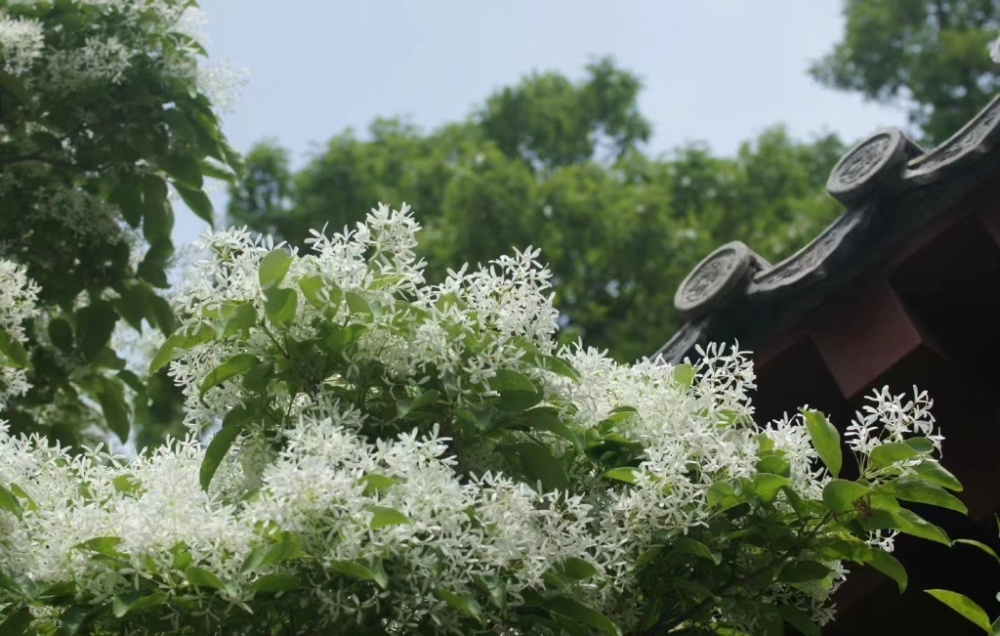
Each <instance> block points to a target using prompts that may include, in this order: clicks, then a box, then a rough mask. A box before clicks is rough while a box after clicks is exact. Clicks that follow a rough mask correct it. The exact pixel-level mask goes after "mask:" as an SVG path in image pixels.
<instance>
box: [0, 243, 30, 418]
mask: <svg viewBox="0 0 1000 636" xmlns="http://www.w3.org/2000/svg"><path fill="white" fill-rule="evenodd" d="M38 291H39V289H38V285H36V284H35V282H34V281H32V280H30V279H29V278H28V276H27V273H26V272H25V269H24V267H23V266H22V265H18V264H16V263H13V262H11V261H8V260H4V259H0V338H4V339H9V340H10V341H11V344H10V346H20V345H22V344H23V342H22V341H23V340H24V336H25V334H24V321H25V320H27V319H28V318H32V317H33V316H34V315H35V301H36V297H37V295H38ZM6 358H7V356H5V355H4V354H3V352H2V350H0V411H2V410H3V408H4V407H5V406H6V404H7V398H9V397H12V396H18V395H24V394H25V393H26V392H27V391H28V389H29V388H31V385H30V384H28V380H27V376H26V374H25V372H24V369H22V368H19V366H20V365H13V364H8V361H7V359H6Z"/></svg>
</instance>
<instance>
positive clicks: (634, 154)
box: [229, 60, 844, 360]
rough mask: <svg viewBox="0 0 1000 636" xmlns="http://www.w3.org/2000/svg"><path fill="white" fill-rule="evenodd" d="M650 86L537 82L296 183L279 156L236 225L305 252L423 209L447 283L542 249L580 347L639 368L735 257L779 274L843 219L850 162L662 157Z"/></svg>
mask: <svg viewBox="0 0 1000 636" xmlns="http://www.w3.org/2000/svg"><path fill="white" fill-rule="evenodd" d="M639 88H640V83H639V81H638V79H637V78H635V77H634V76H632V75H631V74H629V73H627V72H625V71H623V70H620V69H617V68H616V67H614V66H613V64H612V63H611V62H610V61H609V60H603V61H600V62H597V63H595V64H592V65H590V66H589V67H588V69H587V75H586V78H585V80H584V81H582V82H579V83H573V82H571V81H570V80H568V79H567V78H565V77H563V76H561V75H559V74H555V73H545V74H534V75H531V76H529V77H527V78H525V79H524V80H522V81H521V82H520V83H519V84H518V85H516V86H514V87H509V88H504V89H501V90H499V91H498V92H496V93H495V94H494V95H492V96H490V97H489V98H488V99H487V100H486V102H485V105H484V106H482V107H481V108H480V109H478V110H477V111H476V112H475V113H474V114H473V116H472V117H470V118H469V119H468V120H467V121H465V122H461V123H455V124H449V125H447V126H444V127H442V128H441V129H439V130H437V131H433V132H431V133H423V132H421V131H420V130H419V129H418V128H416V127H415V126H413V125H411V124H408V123H406V122H403V121H399V120H386V119H378V120H376V121H375V122H374V123H373V124H372V126H371V128H370V129H369V131H368V134H367V136H366V138H365V139H361V138H359V137H358V136H357V135H356V134H355V133H354V132H353V131H347V132H345V133H343V134H341V135H338V136H336V137H334V138H333V139H331V140H330V141H329V143H328V144H327V146H326V148H325V150H324V151H323V152H322V153H321V154H319V155H318V156H316V157H314V158H313V159H312V160H311V161H310V162H309V163H308V164H307V165H306V166H305V167H304V168H303V169H302V170H301V171H299V172H297V173H292V172H290V171H289V167H288V160H287V156H286V154H285V153H284V151H283V150H281V149H280V147H278V146H276V145H275V144H274V143H273V142H268V143H264V144H261V145H258V146H257V147H255V148H254V149H253V150H252V151H251V152H250V154H249V155H248V158H247V165H248V170H247V177H246V178H244V179H243V181H241V182H240V183H239V184H237V185H235V186H234V187H233V188H232V190H231V193H232V203H231V205H230V208H229V214H230V215H231V217H232V218H234V219H235V220H237V221H239V222H242V223H247V224H248V225H249V226H250V227H251V228H253V229H254V230H257V231H259V232H265V233H274V234H276V235H277V236H280V237H281V238H283V239H286V240H288V241H289V242H291V243H292V244H294V245H297V246H303V245H304V241H305V239H306V238H307V237H308V236H309V234H308V230H309V229H310V228H314V227H324V226H326V225H329V227H331V228H333V229H339V228H343V227H345V226H348V227H353V224H354V223H356V222H358V221H360V220H361V218H360V216H358V214H357V213H356V212H355V211H357V210H363V209H365V208H366V207H367V204H368V203H369V202H370V201H375V200H382V201H387V200H406V201H410V202H411V203H413V207H414V210H415V211H416V213H417V215H418V217H419V218H420V220H421V223H422V224H423V225H424V226H425V227H426V231H425V232H424V235H423V237H422V238H421V245H420V253H421V254H424V255H426V256H427V257H428V259H429V260H430V262H431V269H430V270H429V272H428V276H429V277H430V278H431V279H432V280H441V279H442V278H443V277H444V276H445V274H446V271H447V268H449V267H450V268H453V269H454V268H458V267H459V266H460V265H461V264H462V263H465V262H471V263H477V262H478V263H482V262H487V261H489V260H490V259H492V258H496V257H498V256H499V255H501V254H504V253H506V252H508V251H509V250H510V248H511V247H512V246H514V247H520V248H524V247H525V246H527V245H529V244H531V245H536V246H537V247H539V248H540V249H541V250H542V258H543V260H545V261H546V262H547V263H548V264H549V266H550V267H551V268H552V272H553V276H554V281H555V286H554V288H555V293H556V305H557V307H558V308H559V310H560V312H561V313H562V316H563V318H562V321H563V323H562V325H561V326H562V327H563V330H562V333H563V336H562V337H563V339H564V342H570V341H572V340H574V339H575V338H577V337H579V336H583V337H585V338H586V340H587V342H588V343H590V344H592V345H594V346H597V347H600V348H607V349H609V350H610V351H611V353H612V355H613V356H614V357H615V358H617V359H619V360H632V359H635V358H636V357H638V356H641V355H644V354H647V353H649V352H650V351H651V350H653V349H655V348H656V347H657V346H658V345H659V344H661V343H662V342H664V341H665V340H666V339H667V338H669V337H670V335H671V334H672V333H673V332H674V331H675V329H676V328H677V327H678V326H679V321H678V318H677V316H676V314H675V312H674V308H673V294H674V291H675V290H676V289H677V287H678V285H679V283H680V282H681V280H682V279H683V277H684V276H685V275H686V274H687V273H688V272H689V271H690V269H691V268H692V267H693V266H694V265H695V264H696V263H697V262H698V261H699V260H700V259H701V258H703V257H704V256H705V255H706V254H707V253H708V252H710V251H711V250H712V249H714V248H715V247H716V246H717V245H719V244H720V243H721V242H724V241H729V240H736V239H739V240H743V241H745V242H747V243H748V244H749V245H751V246H752V247H754V248H755V249H757V250H758V251H760V252H761V253H762V254H763V255H764V256H765V257H766V258H780V257H784V256H787V255H789V254H790V253H791V252H792V251H793V250H794V249H797V248H798V247H800V246H801V245H803V244H804V243H806V242H807V241H808V240H810V239H811V238H812V237H813V236H814V235H815V234H816V233H817V232H818V231H819V229H820V228H821V227H822V226H824V225H825V224H826V223H828V222H829V221H831V220H832V219H833V218H834V217H835V216H836V214H837V213H838V212H839V206H838V205H837V204H836V203H835V202H834V201H833V199H831V198H830V197H828V196H827V195H826V193H825V191H824V184H825V182H826V178H827V175H828V172H829V169H830V168H831V167H832V166H833V164H834V163H835V162H836V161H837V159H838V158H839V157H840V155H841V153H842V152H843V150H844V148H843V145H842V144H841V143H840V141H839V140H837V138H836V137H834V136H826V137H821V138H817V139H815V140H813V141H810V142H797V141H795V140H793V139H791V138H790V137H789V136H788V134H787V133H786V132H785V131H784V130H783V129H781V128H774V129H771V130H767V131H765V132H764V133H762V134H761V135H760V136H759V137H757V138H756V139H754V140H752V141H750V142H747V143H746V144H744V145H743V146H742V147H741V148H740V150H739V152H738V154H737V156H735V157H732V158H723V157H718V156H715V155H713V154H712V153H711V152H710V151H709V150H708V149H707V148H704V147H702V146H699V145H689V146H687V147H684V148H681V149H679V150H677V151H676V152H674V153H672V154H671V155H669V156H666V157H661V158H653V157H649V156H646V155H644V154H643V153H642V152H641V151H640V146H641V144H642V142H644V141H645V140H646V139H647V138H648V136H649V130H650V128H649V123H648V122H647V121H646V120H645V119H644V118H643V117H642V116H641V114H640V113H639V110H638V104H637V97H638V93H639Z"/></svg>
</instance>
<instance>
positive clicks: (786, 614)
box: [774, 605, 821, 636]
mask: <svg viewBox="0 0 1000 636" xmlns="http://www.w3.org/2000/svg"><path fill="white" fill-rule="evenodd" d="M774 609H775V611H777V612H778V614H779V615H781V618H783V619H784V621H785V622H786V623H788V624H789V625H791V626H792V627H794V628H795V629H797V630H798V631H799V632H800V633H801V634H802V636H821V632H820V630H819V625H817V624H816V623H814V622H812V619H811V618H809V616H808V615H807V614H806V613H805V612H803V611H802V610H800V609H799V608H797V607H795V606H793V605H778V606H776V607H775V608H774Z"/></svg>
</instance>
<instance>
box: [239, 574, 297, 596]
mask: <svg viewBox="0 0 1000 636" xmlns="http://www.w3.org/2000/svg"><path fill="white" fill-rule="evenodd" d="M301 585H302V582H301V581H300V580H299V577H297V576H294V575H291V574H280V573H275V574H267V575H265V576H262V577H260V578H258V579H257V580H256V581H254V582H253V584H252V585H251V586H250V589H252V590H253V591H254V592H260V593H263V594H277V593H278V592H291V591H292V590H296V589H298V588H299V587H300V586H301Z"/></svg>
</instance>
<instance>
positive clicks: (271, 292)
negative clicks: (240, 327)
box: [264, 287, 299, 327]
mask: <svg viewBox="0 0 1000 636" xmlns="http://www.w3.org/2000/svg"><path fill="white" fill-rule="evenodd" d="M298 304H299V295H298V294H297V293H296V292H295V290H294V289H277V288H274V287H272V288H270V289H267V290H266V291H264V313H265V314H267V319H268V320H270V321H271V322H272V323H274V324H276V325H281V326H282V327H285V326H287V325H288V324H289V323H291V322H292V319H294V318H295V310H296V309H297V308H298Z"/></svg>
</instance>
